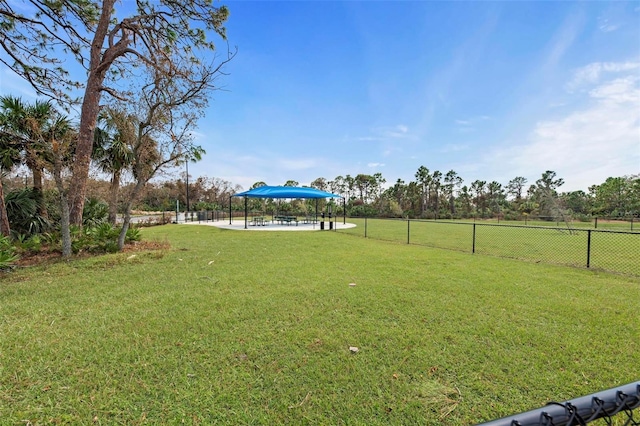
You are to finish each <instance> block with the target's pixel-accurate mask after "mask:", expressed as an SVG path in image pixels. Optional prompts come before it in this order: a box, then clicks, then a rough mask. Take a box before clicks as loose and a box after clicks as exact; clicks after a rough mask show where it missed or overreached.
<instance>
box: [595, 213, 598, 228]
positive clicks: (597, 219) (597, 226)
mask: <svg viewBox="0 0 640 426" xmlns="http://www.w3.org/2000/svg"><path fill="white" fill-rule="evenodd" d="M595 228H596V229H598V216H596V226H595Z"/></svg>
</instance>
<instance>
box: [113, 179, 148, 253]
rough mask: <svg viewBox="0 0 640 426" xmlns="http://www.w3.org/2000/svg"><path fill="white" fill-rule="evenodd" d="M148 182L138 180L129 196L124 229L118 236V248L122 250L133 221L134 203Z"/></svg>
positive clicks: (125, 210) (123, 224) (123, 223)
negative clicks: (132, 210)
mask: <svg viewBox="0 0 640 426" xmlns="http://www.w3.org/2000/svg"><path fill="white" fill-rule="evenodd" d="M146 184H147V181H137V182H136V186H135V187H134V188H133V192H132V194H131V196H130V197H129V201H128V202H127V205H126V206H125V209H124V218H123V222H122V229H120V235H119V236H118V250H120V251H122V250H123V249H124V242H125V239H126V237H127V231H128V230H129V224H130V223H131V209H132V208H133V203H135V202H136V200H137V199H138V196H139V195H140V192H141V191H142V188H144V186H145V185H146Z"/></svg>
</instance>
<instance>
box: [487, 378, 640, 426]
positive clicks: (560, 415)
mask: <svg viewBox="0 0 640 426" xmlns="http://www.w3.org/2000/svg"><path fill="white" fill-rule="evenodd" d="M638 407H640V381H637V382H633V383H628V384H626V385H623V386H618V387H616V388H611V389H607V390H604V391H600V392H596V393H593V394H591V395H586V396H582V397H579V398H575V399H571V400H568V401H564V402H562V403H556V402H549V403H548V404H547V405H546V406H544V407H541V408H538V409H535V410H531V411H526V412H524V413H520V414H516V415H513V416H508V417H503V418H501V419H497V420H493V421H490V422H488V423H482V424H480V425H478V426H514V425H517V426H533V425H556V426H561V425H568V424H571V425H574V424H586V423H589V422H591V421H594V420H597V419H599V418H603V417H611V416H614V415H617V414H618V413H619V412H620V411H627V412H630V411H631V410H634V409H636V408H638Z"/></svg>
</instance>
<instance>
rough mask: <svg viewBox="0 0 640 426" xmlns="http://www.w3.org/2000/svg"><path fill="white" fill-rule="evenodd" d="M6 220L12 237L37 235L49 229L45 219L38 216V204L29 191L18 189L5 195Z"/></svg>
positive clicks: (49, 225) (32, 193) (49, 226)
mask: <svg viewBox="0 0 640 426" xmlns="http://www.w3.org/2000/svg"><path fill="white" fill-rule="evenodd" d="M5 206H6V209H7V218H8V219H9V223H10V224H11V232H12V233H13V234H14V235H16V236H17V235H20V234H24V235H26V236H29V235H35V234H39V233H41V232H45V231H46V230H48V229H50V228H51V224H50V222H49V220H48V219H47V218H46V217H43V216H41V215H39V214H38V202H37V201H36V196H35V194H34V192H33V190H31V189H28V188H27V189H20V190H17V191H11V192H9V193H7V195H6V197H5Z"/></svg>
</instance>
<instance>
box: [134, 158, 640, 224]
mask: <svg viewBox="0 0 640 426" xmlns="http://www.w3.org/2000/svg"><path fill="white" fill-rule="evenodd" d="M386 183H387V181H386V179H385V178H384V177H383V175H382V174H381V173H375V174H373V175H368V174H357V175H355V176H351V175H348V174H347V175H345V176H337V177H335V178H334V179H331V180H329V179H326V178H322V177H320V178H317V179H315V180H313V181H312V182H311V183H310V184H309V186H310V187H312V188H316V189H319V190H322V191H327V192H331V193H334V194H338V195H340V196H342V197H344V199H345V205H346V208H347V214H349V215H353V216H364V215H367V216H381V217H411V218H429V219H436V218H439V219H462V218H473V217H475V218H497V217H499V218H504V219H520V218H522V217H523V216H531V217H540V218H546V219H548V220H554V221H556V220H563V219H565V218H571V219H577V220H582V219H584V220H588V219H589V218H591V217H592V216H600V217H603V216H606V217H627V218H628V217H631V216H636V217H638V216H639V215H640V175H634V176H622V177H609V178H607V179H606V180H605V182H602V183H600V184H594V185H592V186H590V187H589V188H588V190H587V191H583V190H577V191H567V192H562V191H561V187H562V186H563V185H564V179H562V178H560V177H558V176H557V173H556V172H554V171H551V170H547V171H545V172H544V173H542V174H541V176H540V178H539V179H537V180H536V181H535V182H529V181H528V180H527V179H526V178H524V177H522V176H516V177H514V178H513V179H511V180H510V181H509V182H507V183H506V184H502V183H499V182H496V181H491V182H487V181H483V180H475V181H472V182H469V183H465V181H464V179H463V178H462V177H461V176H459V175H458V173H456V172H455V171H454V170H450V171H448V172H447V173H445V174H443V173H441V172H440V171H438V170H435V171H433V172H430V171H429V169H428V168H427V167H425V166H421V167H419V168H418V170H417V171H416V173H415V180H413V181H410V182H408V183H407V182H404V181H403V180H401V179H398V180H396V182H395V183H394V184H393V185H387V184H386ZM266 184H267V183H265V182H262V181H261V182H256V183H254V184H253V185H252V186H251V187H250V188H249V189H253V188H256V187H259V186H264V185H266ZM284 185H285V186H300V184H299V182H297V181H295V180H288V181H287V182H285V183H284ZM240 191H242V188H241V187H240V186H239V185H233V184H232V183H231V182H228V181H225V180H223V179H218V178H213V179H212V178H208V177H199V178H197V179H196V180H195V181H193V180H192V181H191V182H190V183H189V194H190V199H191V206H192V207H193V208H192V210H226V209H228V206H229V202H230V196H231V195H232V194H234V193H237V192H240ZM146 194H147V195H146V196H143V197H142V198H141V204H140V205H139V207H140V208H143V209H150V210H174V209H175V201H176V200H178V201H179V204H180V205H181V206H183V208H184V206H185V204H186V198H185V197H186V180H185V179H178V180H177V181H166V182H161V183H155V184H151V185H150V186H149V189H148V190H147V192H146ZM231 202H232V208H233V209H235V210H242V209H244V203H243V201H242V200H240V199H231ZM249 203H250V204H249V207H250V208H251V209H253V210H270V211H271V210H275V209H278V208H280V209H288V210H296V209H297V210H299V211H300V212H301V213H304V212H309V211H311V212H313V210H314V208H315V201H307V202H305V201H304V200H297V201H294V202H292V203H291V202H290V203H286V202H283V201H277V202H275V201H273V200H266V201H261V200H255V199H254V200H249ZM321 206H322V207H323V208H324V207H325V206H326V201H323V202H322V204H321ZM341 209H342V206H341V204H340V203H337V204H336V206H335V209H334V211H337V210H340V211H341Z"/></svg>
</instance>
